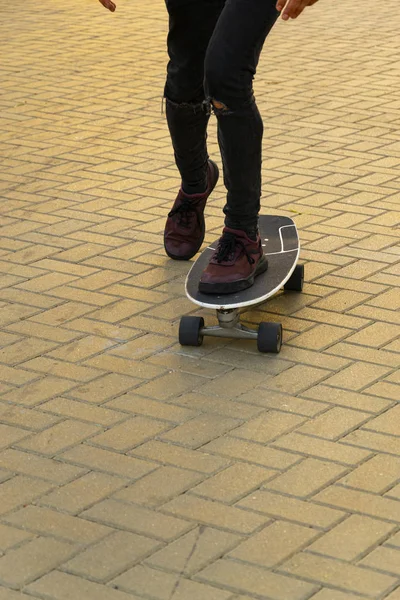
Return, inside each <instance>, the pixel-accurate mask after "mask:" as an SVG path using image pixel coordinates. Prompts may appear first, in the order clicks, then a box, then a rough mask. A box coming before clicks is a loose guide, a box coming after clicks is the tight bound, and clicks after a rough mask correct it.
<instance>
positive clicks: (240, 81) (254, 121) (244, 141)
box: [205, 0, 279, 233]
mask: <svg viewBox="0 0 400 600" xmlns="http://www.w3.org/2000/svg"><path fill="white" fill-rule="evenodd" d="M275 4H276V2H275V0H262V1H260V0H227V1H226V4H225V7H224V10H223V11H222V14H221V16H220V19H219V20H218V23H217V25H216V27H215V30H214V32H213V35H212V38H211V41H210V44H209V47H208V50H207V55H206V62H205V77H206V81H205V87H206V94H207V96H208V98H209V99H210V100H211V102H212V103H213V105H214V112H215V114H216V115H217V118H218V141H219V144H220V149H221V155H222V161H223V167H224V180H225V185H226V187H227V191H228V193H227V203H226V206H225V208H224V212H225V215H226V217H225V224H226V225H227V226H228V227H231V228H233V229H242V230H245V231H247V232H248V233H254V230H255V229H256V227H257V217H258V213H259V209H260V197H261V142H262V135H263V123H262V119H261V116H260V113H259V111H258V108H257V105H256V103H255V99H254V95H253V77H254V75H255V72H256V68H257V64H258V61H259V57H260V53H261V50H262V47H263V44H264V41H265V39H266V37H267V35H268V33H269V31H270V30H271V28H272V27H273V25H274V23H275V21H276V19H277V17H278V15H279V13H278V11H277V10H276V8H275Z"/></svg>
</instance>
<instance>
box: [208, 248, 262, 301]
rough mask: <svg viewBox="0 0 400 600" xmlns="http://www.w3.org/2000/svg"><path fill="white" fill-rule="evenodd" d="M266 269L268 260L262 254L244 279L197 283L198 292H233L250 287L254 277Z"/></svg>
mask: <svg viewBox="0 0 400 600" xmlns="http://www.w3.org/2000/svg"><path fill="white" fill-rule="evenodd" d="M267 269H268V260H267V259H266V258H265V256H263V258H261V259H260V260H259V262H258V265H257V268H256V270H255V271H254V273H252V274H251V275H249V277H247V278H246V279H238V280H237V281H231V282H228V283H222V282H218V283H202V282H200V283H199V292H201V293H202V294H234V293H236V292H242V291H243V290H247V288H249V287H251V286H252V285H253V283H254V279H255V278H256V277H257V276H258V275H261V273H265V271H266V270H267Z"/></svg>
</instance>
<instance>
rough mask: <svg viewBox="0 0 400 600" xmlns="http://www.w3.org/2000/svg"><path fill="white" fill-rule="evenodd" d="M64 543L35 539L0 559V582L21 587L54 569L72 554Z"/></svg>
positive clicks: (68, 546) (72, 547)
mask: <svg viewBox="0 0 400 600" xmlns="http://www.w3.org/2000/svg"><path fill="white" fill-rule="evenodd" d="M74 552H75V548H74V546H72V545H71V544H67V543H66V542H60V541H58V540H52V539H49V538H44V537H40V538H36V539H34V540H31V541H28V542H26V543H25V544H23V545H22V546H20V547H19V548H18V549H16V550H10V551H9V552H8V553H7V554H6V555H5V556H2V557H0V581H3V582H4V583H5V584H6V585H9V586H11V587H22V586H24V585H26V584H27V583H29V582H30V581H33V580H34V579H37V578H38V577H40V576H41V575H43V574H44V573H47V572H48V571H50V570H52V569H54V568H56V567H57V566H58V565H59V564H61V563H63V562H64V561H65V560H68V558H69V557H70V556H71V555H72V554H74Z"/></svg>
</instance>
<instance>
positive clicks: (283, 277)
mask: <svg viewBox="0 0 400 600" xmlns="http://www.w3.org/2000/svg"><path fill="white" fill-rule="evenodd" d="M259 230H260V236H261V240H262V244H263V247H264V254H265V255H266V256H267V258H268V269H267V271H265V272H264V273H262V274H260V275H259V276H258V277H256V279H255V282H254V284H253V285H252V286H251V287H250V288H248V289H246V290H242V291H240V292H236V293H234V294H202V293H201V292H199V290H198V286H199V280H200V277H201V274H202V272H203V270H204V269H205V268H206V266H207V265H208V263H209V261H210V258H211V255H212V254H213V252H214V250H215V248H216V247H217V243H218V240H216V241H215V243H213V244H211V246H209V247H208V248H206V249H205V250H204V251H203V252H202V254H201V255H200V256H199V258H198V259H197V260H196V262H195V263H194V265H193V266H192V268H191V269H190V271H189V274H188V276H187V278H186V284H185V291H186V295H187V297H188V298H189V300H191V301H192V302H194V303H195V304H198V305H199V306H203V307H205V308H214V309H216V310H229V309H235V308H242V307H245V306H251V305H254V304H261V303H262V302H264V301H265V300H267V299H268V298H270V297H271V296H273V295H274V294H276V292H278V291H279V289H280V288H282V287H283V286H284V284H285V283H286V282H287V281H288V280H289V279H290V276H291V275H292V273H293V271H294V269H295V267H296V264H297V261H298V259H299V254H300V242H299V236H298V233H297V228H296V225H295V223H294V222H293V221H292V219H290V218H289V217H281V216H275V215H263V216H260V218H259Z"/></svg>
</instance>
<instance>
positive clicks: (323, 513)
mask: <svg viewBox="0 0 400 600" xmlns="http://www.w3.org/2000/svg"><path fill="white" fill-rule="evenodd" d="M316 498H318V496H316ZM237 506H238V507H242V508H246V509H249V510H251V511H257V512H258V513H262V514H265V515H268V516H270V517H274V518H277V519H282V520H287V521H292V522H295V523H299V524H302V525H307V526H309V527H315V528H318V529H328V528H330V527H332V526H333V525H335V524H336V523H338V522H339V521H341V520H342V519H343V517H344V516H345V513H344V512H343V511H341V510H338V509H334V508H328V507H325V506H321V505H320V504H316V503H314V502H304V501H303V500H298V499H297V498H289V497H287V496H283V495H281V494H275V493H271V492H268V491H266V490H262V491H257V492H253V493H252V494H249V496H247V497H246V498H243V499H242V500H240V501H239V502H238V504H237Z"/></svg>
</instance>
